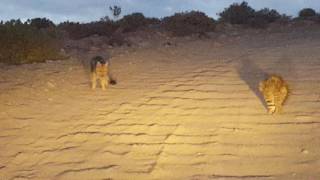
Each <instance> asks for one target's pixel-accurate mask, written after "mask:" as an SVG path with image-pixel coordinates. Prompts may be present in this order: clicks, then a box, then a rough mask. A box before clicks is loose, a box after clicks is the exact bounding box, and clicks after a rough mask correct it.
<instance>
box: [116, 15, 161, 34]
mask: <svg viewBox="0 0 320 180" xmlns="http://www.w3.org/2000/svg"><path fill="white" fill-rule="evenodd" d="M156 23H159V20H158V19H157V18H146V17H145V16H144V15H143V14H142V13H132V14H129V15H126V16H123V18H122V19H120V20H119V21H118V22H117V24H118V25H119V27H120V28H121V29H122V32H124V33H126V32H134V31H137V30H138V29H139V28H141V27H146V26H148V25H150V24H156Z"/></svg>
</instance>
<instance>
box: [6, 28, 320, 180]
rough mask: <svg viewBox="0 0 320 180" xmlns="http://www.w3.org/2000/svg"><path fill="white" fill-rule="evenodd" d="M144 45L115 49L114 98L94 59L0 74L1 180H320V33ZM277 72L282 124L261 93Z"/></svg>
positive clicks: (80, 57) (79, 56) (79, 58)
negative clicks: (282, 89)
mask: <svg viewBox="0 0 320 180" xmlns="http://www.w3.org/2000/svg"><path fill="white" fill-rule="evenodd" d="M140 45H141V44H140ZM141 46H143V47H140V48H127V49H126V48H120V49H113V50H112V51H111V52H112V53H113V58H112V73H113V76H114V77H115V78H116V79H117V81H118V84H117V85H115V86H110V88H109V89H108V90H107V91H102V90H101V89H99V88H98V89H96V90H95V91H92V90H91V89H90V78H89V72H88V70H89V69H88V68H87V67H86V66H84V64H85V63H83V62H84V61H85V60H87V57H89V56H91V55H93V54H95V53H93V52H90V53H84V52H82V53H81V52H76V55H77V56H74V58H73V59H71V60H66V61H54V62H47V63H43V64H30V65H22V66H6V65H2V66H1V67H0V70H1V74H0V98H1V103H0V179H1V180H2V179H3V180H13V179H41V180H45V179H54V180H56V179H57V180H60V179H63V180H82V179H84V180H89V179H90V180H95V179H104V180H107V179H120V180H122V179H130V180H131V179H132V180H142V179H159V180H169V179H170V180H175V179H181V180H186V179H192V180H196V179H197V180H198V179H199V180H202V179H227V180H229V179H250V180H251V179H290V180H294V179H296V180H301V179H310V180H316V179H320V31H312V32H308V33H307V32H305V31H297V32H289V33H272V34H268V33H257V34H252V33H251V34H244V35H241V36H240V35H237V34H234V35H233V36H222V35H221V36H219V38H217V40H216V39H215V38H212V39H204V40H196V39H194V38H188V39H176V40H175V43H174V44H173V45H172V46H170V47H165V46H162V45H161V43H158V44H157V43H155V44H152V43H151V44H148V43H146V44H142V45H141ZM98 51H99V50H98ZM99 53H105V50H100V52H99ZM81 62H82V63H81ZM269 73H276V74H280V75H281V76H283V78H284V79H285V80H286V81H287V82H288V84H289V86H290V89H291V94H290V97H289V99H288V101H287V102H286V104H285V106H284V109H283V111H284V112H283V114H281V115H274V116H272V115H269V114H267V113H266V109H265V107H264V103H263V102H262V100H261V96H260V94H259V92H258V83H259V81H260V80H262V79H263V78H265V77H266V76H265V75H266V74H269Z"/></svg>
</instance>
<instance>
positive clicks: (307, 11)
mask: <svg viewBox="0 0 320 180" xmlns="http://www.w3.org/2000/svg"><path fill="white" fill-rule="evenodd" d="M316 15H317V13H316V11H315V10H314V9H311V8H304V9H302V10H300V11H299V18H309V17H315V16H316Z"/></svg>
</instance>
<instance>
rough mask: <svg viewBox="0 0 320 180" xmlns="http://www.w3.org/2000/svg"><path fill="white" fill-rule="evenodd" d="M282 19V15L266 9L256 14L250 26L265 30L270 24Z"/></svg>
mask: <svg viewBox="0 0 320 180" xmlns="http://www.w3.org/2000/svg"><path fill="white" fill-rule="evenodd" d="M280 18H281V15H280V14H279V13H278V12H277V11H276V10H274V9H271V10H270V9H268V8H264V9H261V10H259V11H257V12H255V13H254V15H253V17H251V18H249V20H248V24H249V25H250V26H251V27H254V28H265V27H266V26H267V25H268V24H269V23H272V22H275V21H277V20H279V19H280Z"/></svg>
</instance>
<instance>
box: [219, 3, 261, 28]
mask: <svg viewBox="0 0 320 180" xmlns="http://www.w3.org/2000/svg"><path fill="white" fill-rule="evenodd" d="M254 13H255V11H254V9H252V8H251V7H250V6H249V5H248V3H247V2H245V1H244V2H242V3H241V4H238V3H234V4H231V5H230V6H229V7H228V8H226V9H224V11H223V12H221V13H219V15H220V20H221V21H224V22H228V23H231V24H248V23H249V21H250V19H251V18H253V16H254Z"/></svg>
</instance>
